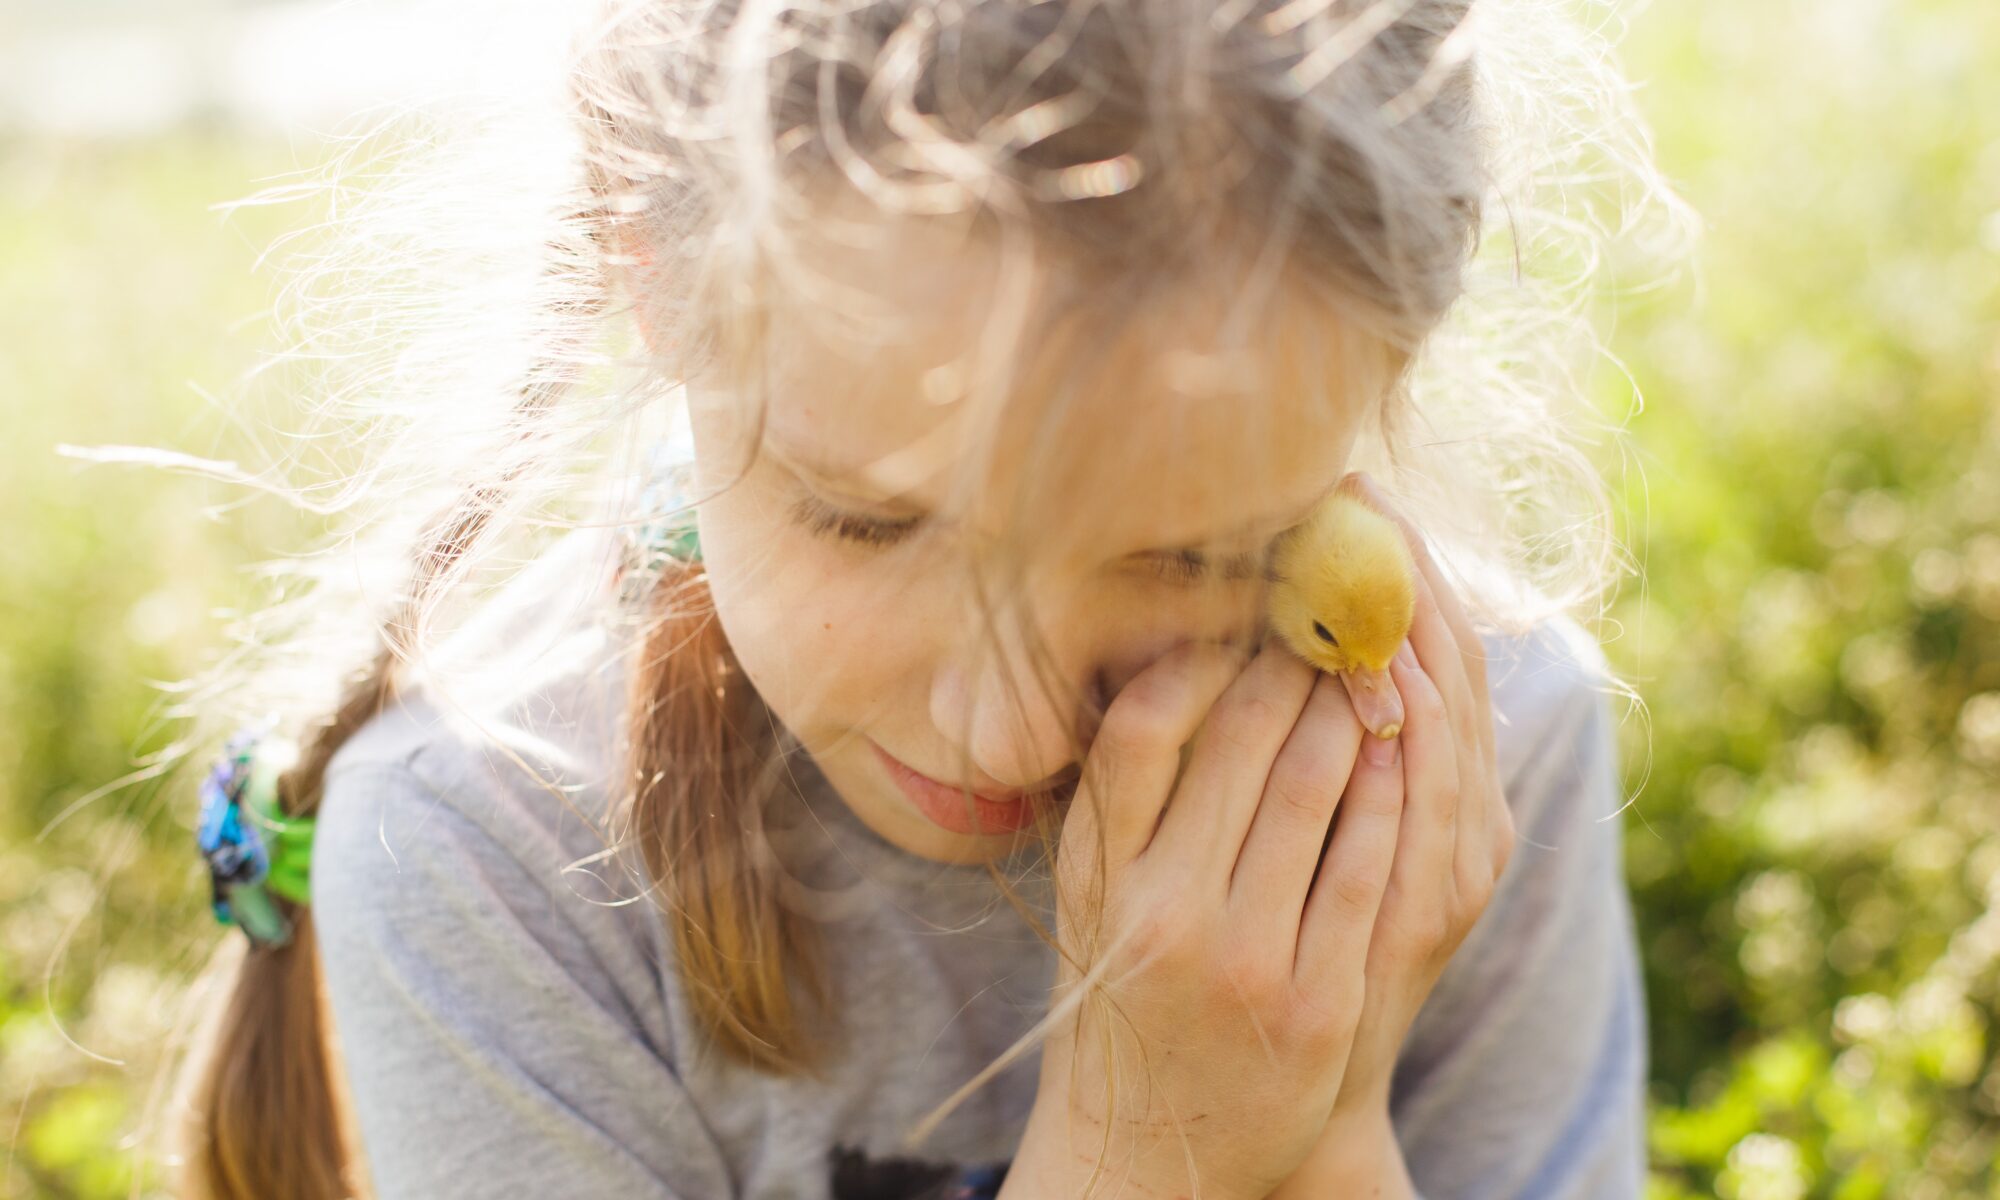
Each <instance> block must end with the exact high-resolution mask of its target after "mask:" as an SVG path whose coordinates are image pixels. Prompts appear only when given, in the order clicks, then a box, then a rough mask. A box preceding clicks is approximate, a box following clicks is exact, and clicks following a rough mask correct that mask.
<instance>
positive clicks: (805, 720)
mask: <svg viewBox="0 0 2000 1200" xmlns="http://www.w3.org/2000/svg"><path fill="white" fill-rule="evenodd" d="M814 253H815V254H817V255H818V256H819V257H817V258H815V259H814V260H813V261H814V264H815V266H816V267H817V268H819V269H824V270H826V271H828V273H829V275H830V276H831V277H834V278H838V279H840V280H841V282H842V283H843V285H844V286H849V287H852V286H856V284H855V281H857V280H862V279H865V280H868V281H870V282H869V283H867V285H866V287H865V295H866V297H867V298H868V299H869V301H870V302H873V303H886V304H888V305H890V306H891V307H890V311H891V312H893V313H895V314H897V317H898V319H899V320H901V321H903V322H905V323H906V324H905V325H903V326H901V327H900V328H903V329H906V330H908V331H910V332H909V333H908V334H907V335H905V336H901V337H899V338H898V339H897V340H896V342H895V344H893V345H874V346H857V345H855V344H853V342H852V341H851V339H843V338H842V337H840V336H839V335H837V334H834V333H833V332H831V331H830V330H828V329H826V328H824V327H821V328H817V329H816V328H815V322H814V321H813V320H812V319H811V311H810V310H809V309H808V308H807V306H806V305H805V304H804V303H802V302H797V301H794V302H791V303H790V304H788V305H787V306H785V307H781V308H779V309H776V310H774V311H772V312H771V314H770V323H769V341H768V346H769V347H770V349H769V351H768V361H769V367H768V375H767V378H768V395H767V396H766V397H765V398H764V400H765V402H764V409H763V415H764V420H763V422H762V426H761V428H759V427H758V425H757V422H756V419H755V418H756V409H757V398H756V397H754V396H750V395H746V394H744V392H743V391H742V390H740V389H739V388H738V387H736V386H734V385H729V384H724V383H721V382H719V381H717V380H712V379H711V380H706V381H694V382H691V383H690V385H689V389H688V395H689V401H690V414H691V417H692V428H693V433H694V438H695V452H696V481H697V486H698V487H699V488H700V490H701V492H702V494H704V495H706V494H708V493H709V492H710V491H712V490H713V489H715V488H718V487H722V486H723V485H724V484H729V483H730V482H731V481H732V480H734V481H735V482H734V483H733V484H732V485H731V486H728V487H727V488H726V489H725V490H724V491H723V492H722V493H721V494H720V495H718V496H716V497H715V498H714V499H712V500H709V501H708V502H707V503H705V504H704V505H703V506H702V508H701V512H700V524H701V541H702V554H703V558H704V560H705V561H706V563H707V568H708V574H709V580H710V586H711V590H712V594H713V596H714V600H715V604H716V609H717V612H718V615H719V617H720V620H721V621H722V625H723V629H724V631H725V632H726V633H727V635H728V637H729V640H730V644H731V646H732V647H733V648H734V650H735V653H736V655H737V657H738V659H739V660H740V662H741V664H742V666H743V669H744V671H745V672H746V673H747V674H748V676H749V677H750V681H751V683H752V684H753V685H754V686H755V687H756V688H757V690H758V692H759V694H760V695H761V696H762V698H763V699H764V701H765V702H766V703H767V704H768V705H769V706H770V708H771V710H772V712H773V713H774V714H775V715H776V717H777V718H778V719H779V720H780V721H782V722H783V723H784V724H785V726H786V728H787V729H789V730H790V731H791V732H792V733H793V735H795V736H796V737H797V738H798V739H799V740H800V742H801V744H802V745H803V746H804V747H805V748H806V749H807V750H808V751H809V752H810V753H811V754H812V756H813V759H814V761H815V762H816V763H817V764H818V766H819V768H820V770H821V771H822V772H823V773H824V774H825V776H826V778H827V780H828V782H829V783H831V784H832V785H833V787H834V788H835V789H836V790H837V791H838V792H839V793H840V795H841V797H842V798H843V799H844V800H845V801H846V802H847V804H848V805H849V806H850V807H852V809H853V810H854V812H855V813H856V814H857V815H858V816H859V817H860V818H861V820H862V821H864V822H865V823H866V824H867V825H868V826H870V827H871V828H872V829H874V830H875V831H876V832H877V833H879V834H880V835H881V836H882V837H883V838H884V839H886V840H888V841H889V842H891V843H893V844H895V845H897V846H899V847H901V848H903V849H905V850H907V851H909V852H911V853H913V854H917V855H921V856H923V857H926V858H930V859H935V860H939V861H946V862H956V863H967V862H979V861H984V860H987V859H990V858H993V857H996V856H999V855H1003V854H1007V853H1010V852H1012V851H1014V850H1015V849H1018V848H1019V840H1020V838H1021V837H1022V836H1024V835H1023V833H1022V830H1023V829H1024V828H1025V827H1026V826H1027V824H1028V823H1029V822H1030V820H1031V819H1032V817H1033V815H1034V812H1035V810H1036V808H1037V806H1046V805H1047V804H1048V803H1050V802H1051V801H1054V802H1058V803H1059V802H1061V801H1062V800H1066V799H1067V798H1068V796H1069V795H1070V794H1071V791H1072V787H1071V786H1070V785H1071V781H1073V779H1074V778H1075V776H1076V774H1077V770H1078V767H1079V764H1078V762H1077V757H1076V752H1075V751H1076V746H1078V745H1082V746H1087V745H1088V743H1089V739H1090V737H1091V735H1092V733H1093V732H1094V730H1095V727H1096V719H1097V718H1098V717H1099V716H1100V715H1101V714H1102V711H1103V708H1104V706H1105V705H1107V704H1108V703H1109V702H1110V699H1111V697H1112V696H1113V695H1115V694H1116V692H1117V690H1118V689H1119V688H1121V687H1123V686H1124V683H1125V681H1126V680H1128V679H1130V678H1131V677H1132V676H1133V675H1135V674H1137V673H1138V672H1139V671H1140V670H1141V669H1142V668H1144V667H1145V666H1146V665H1147V664H1148V663H1149V662H1151V661H1152V660H1153V659H1155V658H1157V657H1158V656H1159V655H1161V654H1162V653H1164V652H1165V651H1166V650H1167V649H1169V648H1170V647H1172V646H1173V645H1174V644H1176V643H1178V642H1181V641H1184V640H1189V639H1217V640H1220V639H1247V638H1250V637H1253V636H1254V635H1255V633H1256V631H1257V629H1258V626H1259V624H1260V621H1261V616H1260V612H1261V599H1262V590H1263V579H1262V565H1263V556H1264V553H1265V551H1266V550H1267V549H1268V547H1269V544H1270V542H1271V540H1272V539H1273V538H1274V537H1275V536H1276V535H1277V534H1278V533H1279V532H1281V531H1282V530H1283V529H1285V528H1286V527H1288V526H1290V525H1293V524H1296V523H1297V522H1298V521H1300V520H1302V519H1303V518H1304V517H1305V515H1306V514H1307V513H1308V512H1309V511H1310V510H1311V509H1312V507H1313V506H1314V504H1315V503H1316V502H1317V501H1318V500H1319V499H1320V497H1321V496H1323V495H1324V494H1325V493H1326V492H1327V491H1329V490H1330V489H1331V488H1332V486H1333V484H1334V483H1335V482H1336V481H1337V480H1338V479H1339V478H1340V477H1341V475H1342V474H1343V472H1344V470H1345V467H1346V463H1347V459H1348V455H1349V452H1350V449H1351V447H1352V445H1353V442H1354V436H1355V432H1356V430H1357V429H1358V428H1359V425H1360V422H1361V420H1362V418H1363V417H1364V416H1366V415H1367V409H1368V408H1370V407H1371V406H1372V404H1373V403H1374V397H1375V396H1377V395H1379V393H1380V391H1381V388H1382V387H1383V385H1384V384H1386V382H1387V368H1386V367H1383V366H1381V365H1380V363H1379V361H1377V360H1379V359H1380V358H1381V356H1380V354H1379V353H1376V352H1375V351H1374V350H1372V349H1371V348H1370V344H1369V343H1365V342H1363V341H1362V340H1361V339H1359V338H1353V337H1345V336H1342V333H1343V331H1342V329H1341V327H1340V326H1339V325H1338V323H1337V322H1336V320H1335V319H1334V318H1333V317H1332V316H1331V315H1329V314H1328V313H1327V312H1326V310H1325V308H1324V306H1323V305H1320V304H1315V303H1313V302H1312V301H1311V300H1310V298H1309V297H1308V295H1307V293H1306V291H1305V290H1304V289H1303V288H1300V287H1298V286H1296V285H1295V284H1293V283H1292V282H1291V281H1289V280H1287V281H1284V282H1283V283H1282V284H1281V286H1280V287H1279V288H1278V290H1277V291H1276V292H1275V293H1274V294H1273V295H1272V299H1271V301H1270V303H1269V305H1268V307H1266V308H1265V309H1264V310H1263V312H1262V315H1260V317H1259V318H1258V319H1257V320H1256V321H1255V322H1253V324H1252V325H1251V329H1252V330H1253V332H1251V333H1250V334H1248V335H1246V336H1245V337H1243V338H1241V339H1239V348H1238V349H1237V350H1235V351H1234V352H1232V353H1230V354H1229V355H1227V356H1226V357H1223V358H1209V357H1204V352H1205V351H1207V350H1210V349H1212V348H1213V347H1214V346H1215V344H1216V341H1217V338H1216V335H1217V332H1218V331H1219V330H1220V329H1221V328H1222V327H1223V325H1224V322H1225V320H1227V319H1228V318H1229V316H1230V315H1231V314H1230V311H1229V310H1230V309H1231V308H1232V307H1234V306H1233V305H1232V304H1231V303H1230V302H1229V301H1228V300H1226V299H1214V298H1212V297H1213V296H1214V293H1205V294H1204V293H1199V292H1197V291H1196V290H1195V289H1189V290H1188V292H1187V293H1186V294H1182V295H1157V294H1148V295H1143V296H1118V295H1105V296H1104V297H1103V298H1102V300H1093V301H1092V302H1091V304H1092V306H1093V307H1095V308H1096V309H1098V310H1099V311H1100V312H1119V313H1125V310H1130V311H1129V313H1125V315H1128V316H1129V318H1130V319H1129V320H1126V321H1124V322H1123V323H1122V325H1120V327H1119V329H1118V332H1117V333H1116V334H1115V335H1114V336H1112V337H1111V338H1109V339H1108V340H1096V341H1092V340H1089V339H1088V337H1087V336H1086V335H1085V334H1083V333H1082V332H1080V331H1079V332H1076V333H1075V334H1074V335H1070V334H1065V333H1063V332H1061V331H1058V332H1057V333H1056V334H1055V335H1053V336H1049V337H1045V338H1043V339H1040V340H1039V342H1038V343H1036V344H1035V345H1034V346H1033V347H1032V349H1031V351H1030V353H1029V354H1028V355H1027V359H1026V360H1025V361H1023V360H1017V361H1015V362H1013V363H1012V364H1010V365H1011V366H1012V368H1013V375H1012V377H1011V380H1010V382H1009V384H1008V386H1006V387H1005V388H1002V389H997V390H996V391H995V392H994V393H993V394H996V395H1000V396H1004V399H1002V400H998V401H994V402H990V403H989V402H986V401H983V400H982V399H980V396H979V395H978V394H974V395H970V396H968V395H966V394H965V389H966V385H967V379H968V374H969V371H970V368H969V367H968V366H967V365H966V364H967V363H968V362H969V361H970V354H971V349H970V348H972V347H976V346H977V344H978V337H979V335H980V332H981V331H982V329H984V328H986V323H987V322H988V321H990V320H991V319H992V317H993V313H992V310H991V309H990V308H981V307H980V306H979V304H980V301H981V299H982V298H984V299H985V300H986V302H987V303H990V296H991V291H990V289H989V287H988V285H989V284H990V283H991V282H992V281H993V279H994V278H995V276H994V275H993V273H992V272H993V270H994V269H996V268H997V265H998V261H999V260H998V259H997V257H996V256H994V255H993V254H991V253H990V252H989V251H988V250H986V249H985V248H984V247H983V244H981V243H976V242H975V243H967V242H963V241H958V240H954V239H952V238H951V237H950V236H949V235H948V234H945V233H943V232H941V231H938V230H935V229H932V228H930V227H927V226H922V225H915V224H911V225H905V226H903V227H901V228H899V229H898V231H897V235H896V237H895V238H894V239H893V240H891V241H890V242H889V243H888V244H886V245H878V246H872V247H870V248H869V249H868V250H867V252H866V254H865V255H862V254H861V253H860V252H858V251H847V252H840V251H833V250H828V249H825V248H821V249H819V250H816V251H814ZM843 254H844V255H845V256H844V257H843ZM788 290H789V289H788ZM824 302H825V301H824V300H822V303H824ZM1031 303H1032V298H1031ZM1070 328H1072V329H1074V328H1075V327H1074V326H1071V327H1070ZM1335 347H1345V349H1335ZM1038 439H1040V440H1039V441H1038ZM982 463H984V464H985V466H984V468H983V469H979V468H978V464H982ZM746 464H747V469H745V468H746ZM739 476H740V477H739ZM1010 538H1011V539H1025V540H1026V542H1027V544H1028V545H1029V546H1030V548H1031V550H1032V557H1031V558H1030V559H1029V560H1028V562H1029V565H1028V566H1027V568H1026V569H1025V571H1024V572H1023V573H1022V574H1020V575H1018V576H1014V577H1013V578H1014V579H1016V580H1018V586H1014V585H1002V586H1005V587H1006V588H1007V591H1006V593H1004V594H995V592H994V586H995V585H994V583H993V582H992V577H990V576H989V582H988V583H987V584H986V585H985V592H986V596H987V604H988V606H989V609H988V612H987V613H985V614H982V608H981V601H980V594H981V587H980V585H979V584H977V583H976V572H980V571H983V569H984V568H983V566H982V564H986V563H990V562H997V561H999V560H998V559H997V558H995V557H994V556H993V554H992V551H993V549H994V548H995V547H996V546H999V545H1001V544H1003V542H1005V540H1006V539H1010ZM989 616H990V626H989V620H988V618H989ZM989 627H990V628H991V633H990V634H989V632H988V630H989ZM1037 644H1038V645H1039V646H1040V647H1041V648H1042V649H1041V651H1040V653H1041V654H1042V655H1045V657H1043V658H1040V659H1036V658H1032V657H1030V650H1029V647H1030V646H1032V645H1037ZM1037 662H1039V667H1038V666H1037V665H1036V664H1037ZM1042 681H1046V683H1047V684H1048V685H1049V686H1043V683H1042ZM1072 739H1074V742H1073V740H1072ZM968 787H969V788H970V789H971V790H972V791H973V792H974V793H976V794H977V795H978V796H979V797H980V798H979V799H978V800H977V801H976V802H973V803H968V801H967V799H966V798H965V796H964V795H963V794H962V789H964V788H968Z"/></svg>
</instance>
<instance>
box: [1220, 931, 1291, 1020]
mask: <svg viewBox="0 0 2000 1200" xmlns="http://www.w3.org/2000/svg"><path fill="white" fill-rule="evenodd" d="M1245 942H1246V943H1247V939H1245ZM1286 974H1287V972H1285V971H1283V970H1280V969H1279V967H1278V964H1277V963H1276V962H1275V960H1274V959H1273V957H1272V956H1271V955H1268V954H1263V953H1260V952H1259V948H1258V947H1255V946H1252V945H1249V944H1237V945H1235V946H1232V947H1231V949H1230V950H1229V952H1228V953H1226V954H1225V955H1224V956H1223V958H1222V961H1221V962H1220V963H1219V964H1218V966H1217V969H1216V970H1215V972H1214V974H1213V978H1214V979H1215V981H1216V982H1217V984H1219V985H1220V987H1219V993H1220V994H1219V995H1217V997H1216V999H1217V1000H1219V1001H1221V1002H1222V1003H1225V1004H1245V1003H1247V1004H1249V1005H1251V1006H1252V1007H1253V1008H1258V1009H1263V1008H1267V1007H1269V1005H1270V1001H1271V997H1272V996H1273V995H1274V994H1275V993H1276V991H1277V988H1278V985H1279V984H1281V983H1284V982H1285V975H1286Z"/></svg>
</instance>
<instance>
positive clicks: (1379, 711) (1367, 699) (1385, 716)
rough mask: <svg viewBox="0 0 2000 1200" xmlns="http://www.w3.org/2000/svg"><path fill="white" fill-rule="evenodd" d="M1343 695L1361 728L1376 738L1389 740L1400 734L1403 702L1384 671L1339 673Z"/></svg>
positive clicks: (1363, 669) (1362, 669)
mask: <svg viewBox="0 0 2000 1200" xmlns="http://www.w3.org/2000/svg"><path fill="white" fill-rule="evenodd" d="M1340 678H1341V679H1342V680H1343V681H1344V682H1345V683H1346V684H1347V695H1348V697H1349V698H1350V699H1352V700H1353V701H1354V715H1355V716H1357V717H1359V718H1361V724H1362V727H1363V728H1365V729H1367V730H1368V732H1370V733H1372V734H1374V735H1375V736H1376V737H1379V738H1392V737H1395V736H1396V735H1397V734H1399V733H1401V732H1402V731H1403V698H1402V696H1400V695H1398V694H1397V692H1396V685H1395V684H1394V683H1392V682H1391V681H1390V679H1389V672H1387V671H1371V670H1369V669H1368V668H1367V667H1354V668H1351V669H1349V670H1347V671H1343V672H1341V675H1340Z"/></svg>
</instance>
